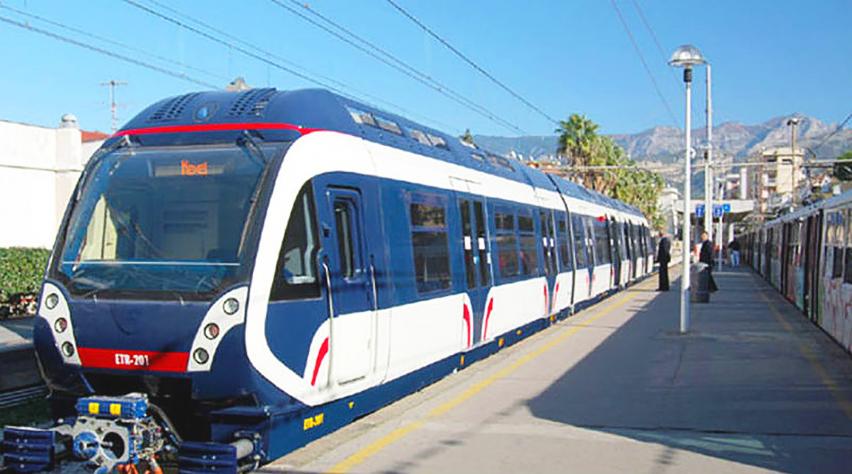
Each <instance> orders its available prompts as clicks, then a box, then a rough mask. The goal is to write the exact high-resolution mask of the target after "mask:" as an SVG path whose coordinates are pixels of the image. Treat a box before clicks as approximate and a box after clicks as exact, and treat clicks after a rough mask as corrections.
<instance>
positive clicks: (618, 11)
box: [610, 0, 678, 126]
mask: <svg viewBox="0 0 852 474" xmlns="http://www.w3.org/2000/svg"><path fill="white" fill-rule="evenodd" d="M610 3H611V4H612V8H614V9H615V13H616V15H618V19H619V21H620V22H621V26H622V27H624V31H625V32H626V33H627V37H628V38H629V39H630V44H632V45H633V49H634V50H635V51H636V54H637V55H638V56H639V61H641V62H642V67H644V68H645V72H646V73H647V74H648V78H649V79H650V80H651V84H652V85H653V86H654V90H655V91H657V96H658V97H659V98H660V101H662V103H663V105H664V106H665V108H666V112H668V114H669V118H671V119H672V123H674V124H675V126H677V123H678V121H677V119H676V118H675V114H674V112H672V108H671V106H670V105H669V101H668V100H666V97H665V96H664V95H663V93H662V91H660V86H659V85H658V84H657V80H656V79H655V78H654V74H652V73H651V68H649V67H648V63H647V62H646V61H645V56H644V55H643V54H642V50H641V49H639V44H638V43H636V38H634V37H633V33H632V32H631V31H630V27H629V26H628V25H627V21H626V20H625V19H624V16H623V15H622V14H621V9H619V8H618V5H617V4H616V3H615V0H610Z"/></svg>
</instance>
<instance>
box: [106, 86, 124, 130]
mask: <svg viewBox="0 0 852 474" xmlns="http://www.w3.org/2000/svg"><path fill="white" fill-rule="evenodd" d="M101 85H102V86H109V110H110V116H111V122H110V127H111V128H112V133H115V132H116V131H117V130H118V103H117V102H116V101H115V88H116V87H118V86H126V85H127V82H125V81H116V80H115V79H111V80H109V81H108V82H101Z"/></svg>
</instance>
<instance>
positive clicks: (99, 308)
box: [4, 95, 298, 472]
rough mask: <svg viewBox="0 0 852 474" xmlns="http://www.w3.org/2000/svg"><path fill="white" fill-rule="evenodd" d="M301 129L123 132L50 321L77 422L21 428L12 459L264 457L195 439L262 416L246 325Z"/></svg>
mask: <svg viewBox="0 0 852 474" xmlns="http://www.w3.org/2000/svg"><path fill="white" fill-rule="evenodd" d="M225 96H226V97H227V95H225ZM167 105H168V104H167ZM155 107H156V106H155ZM208 107H210V108H211V109H213V108H215V104H214V105H210V106H208ZM209 113H210V111H209V110H208V111H205V110H201V111H198V110H196V111H195V112H194V114H195V115H198V114H205V115H207V114H209ZM140 115H150V113H148V114H146V113H144V112H143V114H140ZM214 125H215V124H214ZM248 128H251V127H250V126H249V127H248ZM285 132H286V133H285ZM294 136H295V137H297V136H298V134H296V135H294V134H293V133H292V131H290V132H287V131H284V132H282V133H279V134H278V135H275V134H274V133H269V134H265V135H264V134H262V133H258V132H249V131H247V130H246V129H244V128H243V127H242V126H240V125H239V124H226V126H221V125H219V126H212V125H209V124H200V125H199V124H197V123H195V124H192V125H189V126H187V127H185V129H183V130H176V129H168V128H164V127H161V126H160V127H147V128H141V129H136V130H135V131H134V130H130V131H123V132H119V133H118V134H117V135H116V136H115V137H113V138H111V139H110V140H108V141H107V143H106V144H105V145H104V147H103V148H102V149H101V150H100V151H99V152H98V153H97V154H96V155H95V157H93V159H92V160H91V161H90V162H89V164H88V165H87V167H86V169H85V171H84V173H83V175H82V176H81V179H80V183H79V184H78V187H77V190H76V191H75V193H74V195H73V196H72V197H71V201H70V203H69V206H68V210H67V211H66V215H65V218H64V221H63V224H62V226H61V228H60V231H59V234H58V236H57V241H56V244H55V247H54V250H53V254H52V257H51V261H50V263H49V266H48V269H47V272H46V278H45V282H44V285H43V288H42V293H41V297H40V302H39V309H38V317H37V318H35V332H34V342H35V347H36V350H37V355H38V359H39V363H40V366H41V368H42V371H43V377H44V378H45V381H46V383H47V385H48V386H49V388H50V389H51V393H52V395H51V401H52V405H53V408H54V414H55V416H56V417H57V418H59V417H62V418H63V419H64V420H63V421H64V423H61V424H60V425H59V426H57V427H56V428H54V429H52V430H27V429H18V428H7V429H6V430H5V437H4V439H5V444H6V446H5V450H6V459H5V463H6V464H7V465H8V466H11V467H13V468H15V469H17V470H22V471H27V470H34V469H45V468H49V467H51V466H52V465H53V464H54V462H55V461H56V459H57V453H58V451H61V450H62V447H61V445H62V444H63V443H62V441H63V440H64V441H65V443H64V444H65V448H66V450H67V451H69V452H68V453H66V454H69V455H70V454H73V456H72V457H75V458H76V459H81V460H85V461H88V462H89V463H90V464H92V465H93V466H94V467H97V468H99V469H101V470H106V471H109V470H111V469H112V468H113V467H115V466H120V465H123V464H135V463H139V462H143V463H146V464H147V465H148V466H153V467H156V465H157V459H158V458H160V459H161V458H162V456H164V455H167V454H168V453H169V450H170V449H171V451H172V454H174V455H175V456H173V457H177V454H178V449H180V450H181V453H180V457H181V459H182V461H181V462H182V463H184V461H186V462H187V463H189V464H187V465H189V466H191V467H192V468H193V469H194V470H198V471H204V470H205V469H207V468H211V467H212V468H216V466H217V464H216V463H217V462H218V463H220V464H219V465H218V469H219V470H222V469H224V470H225V471H229V470H231V467H236V466H237V464H238V461H239V460H240V459H244V458H245V457H246V456H247V455H252V456H255V457H256V456H257V451H258V449H260V448H259V446H257V445H256V443H254V442H253V441H252V440H251V436H243V438H245V439H243V440H242V441H240V442H236V443H230V444H228V443H227V442H226V443H222V444H220V445H216V446H212V447H211V446H210V445H202V444H197V445H193V443H188V442H187V439H189V440H196V441H210V440H217V439H227V440H233V439H234V436H235V433H233V432H232V433H223V432H212V431H214V429H213V428H211V423H210V422H209V419H210V416H211V414H216V413H217V412H222V411H223V410H224V411H227V410H228V409H231V410H234V409H242V410H243V412H242V413H241V416H244V417H247V418H246V419H248V418H251V416H252V410H259V407H258V405H260V403H259V400H258V391H259V390H260V389H259V387H262V385H263V383H264V382H263V380H262V378H260V377H259V376H258V375H257V374H256V373H254V372H253V371H252V369H251V366H250V364H249V363H248V361H247V359H246V349H245V335H244V324H243V323H244V321H245V310H246V305H247V296H248V290H249V278H250V275H251V270H252V265H253V259H254V256H255V249H256V246H257V240H258V235H259V232H260V231H259V226H260V224H259V222H261V221H262V218H263V215H264V204H263V203H264V199H265V198H266V194H267V192H268V188H269V187H271V184H270V182H271V180H272V179H274V176H275V174H276V172H275V171H276V170H275V168H276V167H277V166H278V163H279V162H280V159H281V157H282V156H283V154H284V151H285V150H286V148H287V146H288V144H289V143H291V142H292V139H293V138H294ZM246 424H248V425H250V424H251V422H250V420H249V421H246ZM235 426H236V425H235ZM237 428H238V426H236V427H235V428H234V430H236V429H237ZM181 437H183V439H182V438H181ZM193 449H195V451H194V452H195V453H196V455H194V454H193ZM217 450H219V451H217ZM220 451H221V452H220ZM193 456H195V457H194V458H193ZM184 458H186V459H184ZM211 460H212V461H211ZM223 460H229V461H227V462H229V463H230V462H231V461H233V466H230V465H228V464H225V465H221V462H224V461H223ZM211 462H212V463H213V464H210V463H211ZM193 463H196V464H193ZM152 472H156V470H154V469H152Z"/></svg>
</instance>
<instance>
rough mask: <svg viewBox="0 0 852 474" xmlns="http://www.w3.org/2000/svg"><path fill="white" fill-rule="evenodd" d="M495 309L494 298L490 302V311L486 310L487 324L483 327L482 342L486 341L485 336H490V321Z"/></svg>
mask: <svg viewBox="0 0 852 474" xmlns="http://www.w3.org/2000/svg"><path fill="white" fill-rule="evenodd" d="M492 309H494V298H492V299H490V300H488V309H486V310H485V323H484V324H483V325H482V340H483V341H484V340H485V335H486V334H488V319H489V318H490V317H491V310H492Z"/></svg>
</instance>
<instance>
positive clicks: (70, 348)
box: [62, 342, 75, 357]
mask: <svg viewBox="0 0 852 474" xmlns="http://www.w3.org/2000/svg"><path fill="white" fill-rule="evenodd" d="M74 352H75V350H74V344H71V343H70V342H63V343H62V354H63V355H64V356H65V357H71V356H73V355H74Z"/></svg>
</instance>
